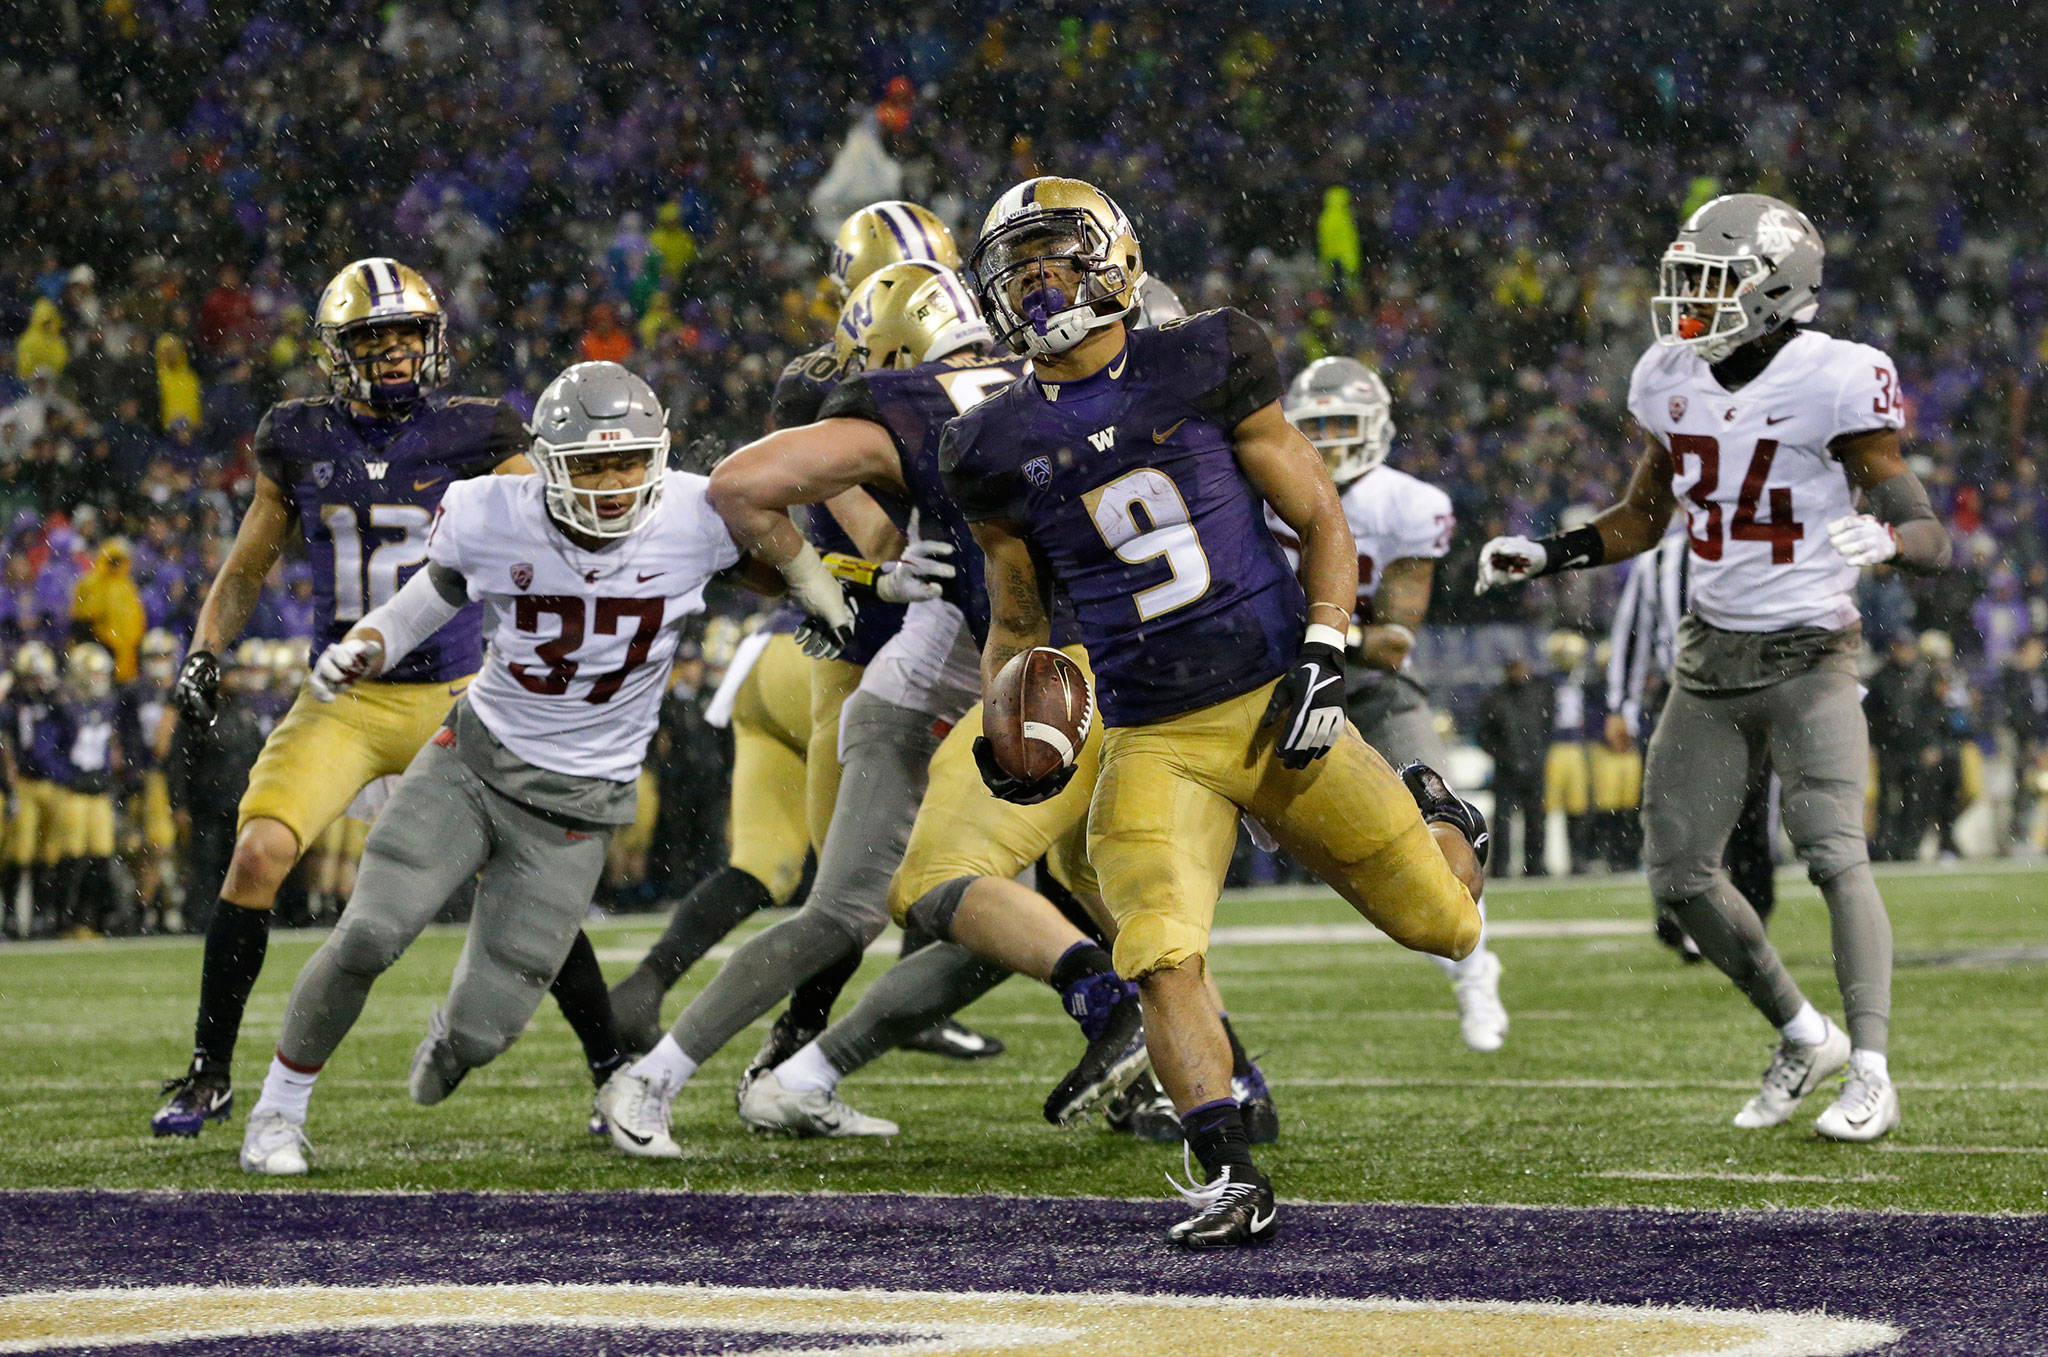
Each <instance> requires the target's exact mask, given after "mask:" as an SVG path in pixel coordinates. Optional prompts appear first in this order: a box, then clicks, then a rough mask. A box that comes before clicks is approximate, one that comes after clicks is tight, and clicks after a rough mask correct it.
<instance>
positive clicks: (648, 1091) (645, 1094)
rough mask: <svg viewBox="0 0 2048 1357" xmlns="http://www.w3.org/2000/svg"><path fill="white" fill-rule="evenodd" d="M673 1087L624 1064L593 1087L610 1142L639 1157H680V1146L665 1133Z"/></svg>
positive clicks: (625, 1152) (624, 1151)
mask: <svg viewBox="0 0 2048 1357" xmlns="http://www.w3.org/2000/svg"><path fill="white" fill-rule="evenodd" d="M675 1096H676V1091H675V1089H674V1088H673V1087H670V1086H668V1085H665V1084H661V1083H657V1082H656V1081H655V1080H653V1079H649V1078H648V1077H647V1076H645V1075H640V1074H635V1073H633V1067H632V1066H630V1065H628V1066H627V1067H626V1068H624V1069H622V1070H620V1071H619V1072H618V1073H617V1074H614V1075H613V1076H612V1077H611V1078H609V1079H607V1080H605V1081H604V1087H603V1088H601V1089H599V1090H598V1091H597V1114H598V1115H599V1116H601V1117H603V1118H604V1119H605V1121H607V1122H608V1123H610V1129H611V1137H612V1144H613V1145H615V1146H617V1147H618V1149H619V1151H620V1152H621V1153H624V1154H630V1155H634V1156H636V1157H638V1158H641V1159H681V1158H682V1157H683V1147H682V1146H680V1145H678V1144H676V1142H675V1138H674V1137H673V1136H671V1135H670V1134H669V1133H668V1118H669V1104H670V1103H672V1102H674V1101H675Z"/></svg>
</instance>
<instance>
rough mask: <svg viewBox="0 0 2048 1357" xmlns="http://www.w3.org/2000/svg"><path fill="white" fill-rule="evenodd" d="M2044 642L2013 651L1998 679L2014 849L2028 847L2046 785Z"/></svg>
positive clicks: (2036, 637) (2047, 674)
mask: <svg viewBox="0 0 2048 1357" xmlns="http://www.w3.org/2000/svg"><path fill="white" fill-rule="evenodd" d="M2044 655H2048V638H2044V637H2043V636H2042V634H2041V633H2040V632H2034V633H2032V634H2030V635H2028V636H2026V637H2024V638H2023V639H2022V640H2021V641H2020V643H2019V644H2018V645H2017V646H2016V647H2014V649H2013V652H2012V656H2011V658H2010V659H2008V660H2007V661H2006V665H2005V669H2004V671H2003V672H2002V673H2001V674H2000V675H1999V704H1998V705H1999V711H2000V714H2001V715H2002V717H2003V719H2004V723H2005V729H2006V733H2007V735H2008V736H2009V737H2010V738H2011V741H2012V766H2013V794H2012V824H2011V829H2010V834H2011V841H2012V843H2013V844H2014V845H2016V846H2019V847H2028V846H2031V844H2032V842H2033V817H2034V806H2035V804H2036V803H2037V802H2038V801H2039V799H2040V795H2041V791H2042V783H2043V780H2044V779H2048V670H2044V668H2043V664H2042V661H2043V657H2044Z"/></svg>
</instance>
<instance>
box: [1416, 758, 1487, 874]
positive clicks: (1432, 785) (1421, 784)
mask: <svg viewBox="0 0 2048 1357" xmlns="http://www.w3.org/2000/svg"><path fill="white" fill-rule="evenodd" d="M1401 781H1402V783H1403V784H1405V785H1406V786H1407V788H1408V794H1409V795H1410V796H1412V797H1414V798H1415V808H1416V809H1417V810H1420V811H1421V812H1422V818H1423V820H1424V821H1425V822H1427V823H1429V824H1447V825H1449V826H1451V827H1452V828H1453V829H1455V830H1457V831H1458V832H1459V833H1460V834H1463V835H1464V836H1465V842H1467V843H1469V844H1471V845H1472V856H1474V857H1476V858H1478V859H1479V865H1480V866H1481V867H1484V866H1485V865H1486V851H1487V849H1488V848H1490V847H1492V846H1493V835H1492V834H1491V833H1490V832H1489V831H1488V830H1487V828H1486V817H1485V816H1484V815H1482V814H1480V813H1479V807H1477V806H1475V805H1473V804H1472V803H1471V802H1470V801H1467V800H1465V799H1464V798H1462V797H1460V796H1459V795H1458V794H1457V793H1456V792H1454V791H1452V790H1451V788H1450V784H1449V783H1447V782H1445V781H1444V779H1443V775H1442V774H1440V773H1438V772H1437V770H1436V769H1434V768H1432V767H1430V766H1429V765H1428V764H1426V763H1411V764H1408V765H1407V766H1405V767H1403V768H1402V769H1401Z"/></svg>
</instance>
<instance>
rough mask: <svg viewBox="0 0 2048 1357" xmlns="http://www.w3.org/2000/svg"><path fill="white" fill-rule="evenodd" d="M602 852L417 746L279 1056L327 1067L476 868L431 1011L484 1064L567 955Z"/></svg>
mask: <svg viewBox="0 0 2048 1357" xmlns="http://www.w3.org/2000/svg"><path fill="white" fill-rule="evenodd" d="M610 842H611V830H610V829H609V828H607V827H605V826H602V825H581V824H579V825H577V826H576V827H575V828H570V827H568V826H567V825H565V824H564V823H563V822H562V821H560V820H556V819H549V818H545V817H543V816H540V815H537V814H535V813H534V812H532V811H530V810H528V809H526V808H525V807H524V806H521V805H520V804H518V803H517V802H515V801H511V800H508V799H507V798H505V797H503V796H500V795H499V794H498V793H496V792H494V791H492V790H490V788H488V787H486V786H485V785H484V783H483V781H482V779H480V778H479V777H477V775H476V774H475V773H473V772H471V771H470V769H469V767H468V766H467V765H466V764H464V763H463V761H462V760H461V759H460V758H459V757H458V756H457V755H456V753H455V751H454V750H452V749H447V748H443V747H442V746H440V745H436V744H428V745H426V746H424V747H423V748H421V750H420V752H419V753H418V754H417V755H415V756H414V757H413V761H412V764H411V766H410V767H408V768H407V769H406V770H405V776H404V777H403V778H401V779H400V780H399V783H398V789H397V790H396V791H395V792H393V793H392V795H391V800H390V802H389V803H388V804H387V805H386V806H385V807H384V809H383V811H382V813H381V814H379V815H378V816H377V823H376V826H375V827H374V828H373V829H371V831H370V837H369V841H368V842H367V844H366V845H365V846H364V848H363V862H362V867H361V869H360V871H359V872H358V873H357V876H356V890H355V894H354V895H353V896H351V897H350V898H349V902H348V908H347V909H346V910H344V911H343V912H342V916H341V922H340V923H339V924H337V925H335V929H334V931H333V932H332V933H330V934H329V935H328V937H327V941H326V942H324V943H322V944H321V946H320V950H319V951H317V952H315V953H314V954H313V958H312V960H310V961H308V962H307V963H306V966H305V969H304V970H302V971H300V972H299V978H298V980H297V981H296V982H295V983H294V984H293V985H292V996H291V1001H290V1003H289V1004H288V1005H287V1006H286V1008H285V1017H284V1034H283V1035H282V1036H281V1037H280V1038H279V1039H278V1043H277V1050H278V1054H280V1055H281V1056H283V1057H284V1058H285V1060H286V1061H287V1062H289V1063H290V1064H293V1065H297V1066H301V1067H306V1068H317V1067H318V1066H320V1065H324V1064H325V1063H327V1058H328V1057H329V1056H331V1055H332V1054H334V1050H335V1048H336V1047H337V1046H339V1045H340V1044H341V1039H342V1038H343V1037H345V1036H347V1035H348V1031H349V1029H350V1028H351V1027H353V1026H355V1021H356V1018H357V1017H358V1016H360V1015H361V1013H362V1011H363V1001H364V1000H365V999H367V998H369V995H370V986H371V985H373V984H374V983H376V980H377V977H378V976H380V975H382V974H383V973H384V972H385V971H387V970H389V969H390V968H391V965H392V963H393V962H395V961H397V960H398V958H399V957H400V956H401V955H403V954H404V952H405V949H406V948H407V947H410V946H411V945H412V941H413V939H414V938H417V937H418V936H419V935H420V930H421V929H423V928H425V927H426V926H427V925H428V924H429V923H431V922H432V921H433V918H434V915H435V914H437V913H439V912H440V909H441V905H442V904H443V902H445V901H446V900H447V899H448V897H449V896H450V895H451V894H453V893H454V891H455V888H456V887H457V886H459V885H460V884H461V883H462V881H463V880H464V878H466V877H469V876H471V875H472V874H475V873H477V872H478V871H481V872H482V876H481V878H480V879H479V881H478V882H477V891H476V905H475V908H474V910H473V912H472V913H471V915H470V922H469V938H468V940H467V941H466V942H465V943H464V944H463V948H462V959H461V960H460V961H458V962H457V963H456V966H455V978H454V981H453V982H452V983H451V984H450V986H449V989H448V999H447V1002H446V1004H445V1005H444V1007H443V1010H442V1011H443V1015H444V1016H445V1017H446V1019H447V1022H448V1044H449V1049H450V1050H451V1051H452V1052H453V1053H454V1056H455V1058H456V1060H457V1061H458V1062H459V1063H460V1064H461V1065H462V1067H463V1068H464V1069H471V1068H474V1067H476V1066H478V1065H485V1064H489V1063H490V1062H491V1061H492V1060H494V1059H496V1058H497V1057H498V1056H499V1055H500V1054H502V1053H503V1052H504V1051H505V1049H506V1048H507V1047H509V1046H511V1044H512V1043H513V1042H514V1041H515V1040H517V1039H518V1037H519V1034H520V1032H522V1031H524V1030H525V1028H526V1024H527V1020H528V1019H530V1018H532V1017H533V1010H534V1009H535V1007H537V1006H538V1005H539V1003H540V1001H541V996H542V995H544V994H546V993H547V990H548V985H549V984H550V983H551V982H552V981H553V980H554V978H555V972H556V971H558V970H560V969H561V966H562V961H563V959H564V958H565V957H567V956H568V955H569V946H570V944H571V943H573V942H574V941H575V940H576V930H577V929H578V928H580V927H581V926H582V923H583V915H584V911H585V910H587V909H588V908H589V905H590V896H591V892H592V891H594V890H595V889H596V888H597V883H598V879H599V878H600V877H601V876H602V875H603V873H604V859H605V847H606V845H607V844H609V843H610Z"/></svg>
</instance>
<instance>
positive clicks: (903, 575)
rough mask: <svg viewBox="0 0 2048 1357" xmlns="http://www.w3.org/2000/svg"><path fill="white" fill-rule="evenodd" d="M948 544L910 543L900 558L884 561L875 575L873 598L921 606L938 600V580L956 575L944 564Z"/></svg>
mask: <svg viewBox="0 0 2048 1357" xmlns="http://www.w3.org/2000/svg"><path fill="white" fill-rule="evenodd" d="M952 554H953V544H952V543H951V542H912V543H911V544H910V545H909V546H908V547H907V548H905V549H904V552H903V555H902V556H901V557H899V558H897V559H896V560H893V561H884V562H883V563H882V568H881V570H880V571H878V572H877V573H876V575H875V596H876V597H877V598H879V599H881V600H882V602H884V603H922V602H924V601H925V600H927V599H933V598H937V597H938V596H939V592H940V589H941V588H942V585H941V581H943V580H949V579H952V578H953V576H954V575H956V574H958V573H959V572H958V571H956V570H955V569H953V567H952V566H951V565H950V564H948V563H947V561H946V558H947V557H948V556H951V555H952Z"/></svg>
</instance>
